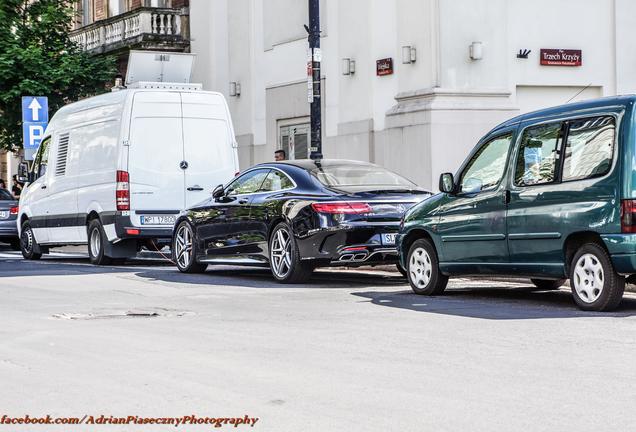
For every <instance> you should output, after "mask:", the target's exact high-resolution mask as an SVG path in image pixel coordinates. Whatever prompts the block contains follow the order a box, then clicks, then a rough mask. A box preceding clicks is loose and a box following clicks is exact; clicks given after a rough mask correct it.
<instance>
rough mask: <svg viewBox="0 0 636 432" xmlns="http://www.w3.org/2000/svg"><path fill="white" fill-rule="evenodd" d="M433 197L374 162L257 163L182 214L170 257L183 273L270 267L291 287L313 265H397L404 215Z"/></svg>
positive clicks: (176, 225) (306, 275)
mask: <svg viewBox="0 0 636 432" xmlns="http://www.w3.org/2000/svg"><path fill="white" fill-rule="evenodd" d="M430 195H431V194H430V192H427V191H425V190H423V189H421V188H419V187H418V186H417V185H415V184H414V183H412V182H410V181H409V180H406V179H405V178H403V177H401V176H399V175H397V174H395V173H393V172H391V171H388V170H386V169H384V168H382V167H379V166H377V165H373V164H370V163H364V162H355V161H346V160H324V159H323V160H318V161H313V160H297V161H287V162H276V163H265V164H261V165H256V166H254V167H252V168H250V169H249V170H247V171H245V172H244V173H242V174H241V175H240V176H238V177H236V178H235V179H234V180H233V181H231V182H230V183H229V184H228V185H227V186H223V185H219V186H217V188H216V189H215V190H214V192H213V193H212V197H211V198H210V199H208V200H206V201H203V202H201V203H199V204H197V205H196V206H194V207H192V208H189V209H188V210H186V211H185V212H183V213H182V214H181V215H180V217H179V218H178V219H177V221H176V223H175V229H174V233H173V237H172V254H173V259H174V261H175V263H176V264H177V267H178V268H179V270H180V271H182V272H184V273H197V272H203V271H205V269H206V268H207V266H208V264H240V265H256V266H265V267H267V266H269V267H270V268H271V270H272V274H273V275H274V278H276V280H278V281H279V282H286V283H298V282H302V281H304V280H306V279H308V278H309V276H310V275H311V272H312V271H313V270H314V269H315V268H316V267H323V266H337V265H346V266H360V265H377V264H389V263H397V250H396V248H395V237H396V234H397V232H398V229H399V224H400V220H401V218H402V215H403V214H404V212H405V211H406V210H407V209H409V208H410V207H411V206H413V205H415V204H416V203H418V202H420V201H422V200H423V199H425V198H427V197H429V196H430ZM400 270H401V269H400Z"/></svg>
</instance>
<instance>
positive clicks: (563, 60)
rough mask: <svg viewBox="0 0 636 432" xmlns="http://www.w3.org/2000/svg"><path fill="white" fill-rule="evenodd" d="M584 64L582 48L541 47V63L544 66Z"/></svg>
mask: <svg viewBox="0 0 636 432" xmlns="http://www.w3.org/2000/svg"><path fill="white" fill-rule="evenodd" d="M582 64H583V53H582V51H581V50H571V49H546V48H541V65H543V66H581V65H582Z"/></svg>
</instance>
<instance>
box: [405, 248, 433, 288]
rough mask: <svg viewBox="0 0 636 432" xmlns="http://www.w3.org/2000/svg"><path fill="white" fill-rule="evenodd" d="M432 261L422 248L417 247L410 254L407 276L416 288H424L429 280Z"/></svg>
mask: <svg viewBox="0 0 636 432" xmlns="http://www.w3.org/2000/svg"><path fill="white" fill-rule="evenodd" d="M432 272H433V263H432V262H431V257H430V256H429V254H428V252H426V249H424V248H421V247H419V248H417V249H415V250H414V251H413V253H412V254H411V259H410V261H409V277H410V278H411V281H412V282H413V284H414V285H415V286H416V287H418V288H422V289H423V288H426V287H427V286H428V284H429V282H430V281H431V274H432Z"/></svg>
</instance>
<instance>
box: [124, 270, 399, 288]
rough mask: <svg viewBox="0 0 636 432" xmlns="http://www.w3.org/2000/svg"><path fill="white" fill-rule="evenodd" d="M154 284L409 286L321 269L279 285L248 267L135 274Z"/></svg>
mask: <svg viewBox="0 0 636 432" xmlns="http://www.w3.org/2000/svg"><path fill="white" fill-rule="evenodd" d="M135 275H136V276H138V277H141V278H146V279H150V280H153V281H155V280H156V281H163V282H172V283H179V284H193V285H223V286H232V287H238V288H340V289H342V288H360V287H369V286H406V284H407V282H406V279H404V278H403V277H401V276H398V275H397V273H396V276H389V275H386V276H385V275H378V274H375V273H366V272H364V271H356V272H351V271H341V270H318V271H316V272H315V273H314V274H313V276H312V278H311V279H310V280H309V282H307V283H305V284H280V283H278V282H276V281H275V280H274V277H273V276H272V273H271V272H270V271H269V270H268V269H262V268H249V267H240V268H238V267H226V266H219V267H210V268H209V269H208V271H206V272H205V273H203V274H184V273H181V272H179V271H178V270H176V269H175V270H174V271H165V270H146V271H142V272H138V273H135Z"/></svg>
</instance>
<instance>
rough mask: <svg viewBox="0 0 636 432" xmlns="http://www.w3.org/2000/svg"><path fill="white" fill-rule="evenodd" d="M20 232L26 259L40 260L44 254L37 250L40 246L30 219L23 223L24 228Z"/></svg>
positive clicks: (21, 245)
mask: <svg viewBox="0 0 636 432" xmlns="http://www.w3.org/2000/svg"><path fill="white" fill-rule="evenodd" d="M20 233H21V234H20V250H21V252H22V256H23V257H24V259H27V260H39V259H40V258H42V254H41V253H39V252H36V250H39V247H38V244H37V241H36V240H35V235H34V234H33V228H31V224H30V223H29V221H26V222H24V223H23V224H22V230H21V231H20Z"/></svg>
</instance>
